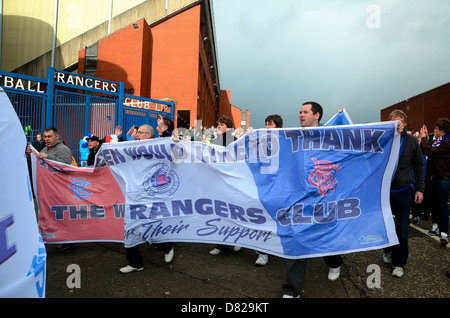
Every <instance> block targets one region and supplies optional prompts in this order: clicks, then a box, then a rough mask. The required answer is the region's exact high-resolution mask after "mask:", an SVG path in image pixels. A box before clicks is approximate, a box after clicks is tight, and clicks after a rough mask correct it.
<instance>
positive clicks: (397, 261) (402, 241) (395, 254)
mask: <svg viewBox="0 0 450 318" xmlns="http://www.w3.org/2000/svg"><path fill="white" fill-rule="evenodd" d="M412 192H413V189H411V188H408V189H406V190H403V191H400V192H391V195H390V202H391V210H392V214H393V215H394V216H395V233H396V234H397V237H398V242H399V244H398V245H394V246H390V247H388V248H385V249H384V251H385V252H386V253H389V252H392V255H391V260H392V265H393V266H394V267H404V266H405V265H406V262H407V261H408V233H409V232H408V231H409V212H410V210H411V196H412Z"/></svg>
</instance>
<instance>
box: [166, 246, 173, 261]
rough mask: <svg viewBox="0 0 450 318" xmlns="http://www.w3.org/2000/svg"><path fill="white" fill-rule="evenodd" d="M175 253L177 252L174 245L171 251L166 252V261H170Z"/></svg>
mask: <svg viewBox="0 0 450 318" xmlns="http://www.w3.org/2000/svg"><path fill="white" fill-rule="evenodd" d="M174 254H175V252H174V250H173V247H172V249H171V250H170V252H169V253H167V254H164V260H165V261H166V263H170V262H171V261H172V259H173V255H174Z"/></svg>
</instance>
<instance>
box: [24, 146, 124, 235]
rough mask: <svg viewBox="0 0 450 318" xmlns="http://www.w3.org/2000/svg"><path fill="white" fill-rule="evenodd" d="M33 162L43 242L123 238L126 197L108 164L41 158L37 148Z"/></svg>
mask: <svg viewBox="0 0 450 318" xmlns="http://www.w3.org/2000/svg"><path fill="white" fill-rule="evenodd" d="M32 164H33V183H34V190H35V192H36V198H38V203H39V217H38V220H39V227H40V230H41V235H42V238H43V240H44V242H46V243H69V242H94V241H100V242H105V241H106V242H123V238H124V219H123V213H124V203H125V199H124V196H123V194H122V191H121V190H120V188H119V186H118V184H117V182H116V180H115V178H114V177H113V176H112V174H111V172H110V170H109V169H108V168H107V167H105V168H101V169H94V168H75V167H72V166H69V165H66V164H62V163H57V162H54V161H51V160H41V159H39V158H38V157H37V152H36V151H35V150H34V149H33V155H32Z"/></svg>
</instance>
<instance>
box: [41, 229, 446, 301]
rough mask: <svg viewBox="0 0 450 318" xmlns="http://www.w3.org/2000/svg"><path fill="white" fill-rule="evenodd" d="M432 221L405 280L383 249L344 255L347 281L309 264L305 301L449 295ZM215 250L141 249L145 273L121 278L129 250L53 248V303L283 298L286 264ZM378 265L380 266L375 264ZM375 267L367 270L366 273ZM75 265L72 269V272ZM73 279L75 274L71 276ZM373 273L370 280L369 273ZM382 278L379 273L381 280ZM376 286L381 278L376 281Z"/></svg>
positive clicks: (416, 244) (418, 239) (414, 249)
mask: <svg viewBox="0 0 450 318" xmlns="http://www.w3.org/2000/svg"><path fill="white" fill-rule="evenodd" d="M429 227H430V222H429V221H423V220H422V221H421V223H420V224H419V226H418V227H411V229H410V240H409V242H410V243H409V246H410V257H409V262H408V265H407V267H406V268H405V275H404V276H403V277H402V278H394V277H392V276H391V274H390V273H391V268H390V267H389V266H386V265H385V264H384V263H383V261H382V258H381V255H382V252H381V251H380V250H376V251H368V252H360V253H353V254H346V255H344V256H343V259H344V265H343V267H342V271H341V277H340V278H339V279H338V280H337V281H335V282H330V281H328V280H327V271H328V269H327V267H326V266H325V265H324V263H323V260H322V258H314V259H310V260H309V263H308V269H307V274H306V281H305V285H304V290H303V292H302V294H301V297H302V298H359V299H361V298H399V297H402V298H403V297H408V298H416V297H417V298H450V279H449V278H447V276H446V272H447V270H450V248H449V247H442V246H441V244H440V243H439V241H438V240H436V239H434V238H433V237H430V236H428V235H427V234H425V233H426V232H427V231H428V229H429ZM213 247H214V245H211V244H197V243H195V244H194V243H176V245H175V257H174V259H173V261H172V262H171V263H170V264H166V263H165V262H164V254H163V253H162V252H161V251H159V250H156V249H155V248H154V247H152V246H150V245H143V246H142V247H141V252H142V254H143V257H144V261H145V270H144V271H142V272H137V273H131V274H127V275H123V274H120V273H119V271H118V270H119V268H120V267H121V266H124V265H126V261H125V252H124V248H123V245H121V244H118V243H84V244H76V245H75V246H73V247H72V248H70V249H68V250H65V251H58V250H57V249H56V246H55V245H47V283H46V297H47V298H169V299H170V298H183V299H199V298H215V299H225V298H226V299H229V298H239V299H244V298H280V297H281V294H280V288H281V284H282V282H283V280H284V279H285V273H286V272H285V268H284V263H283V259H281V258H279V257H271V258H270V261H269V263H268V264H267V265H266V266H263V267H257V266H255V264H254V262H255V260H256V256H257V254H256V253H255V251H252V250H248V249H242V250H241V251H239V252H231V253H229V254H226V255H217V256H211V255H209V254H208V251H209V250H210V249H212V248H213ZM71 264H76V265H78V266H79V269H80V271H79V272H80V280H79V282H80V283H81V285H80V288H69V287H70V284H69V286H68V284H67V281H68V278H69V282H72V283H75V282H77V281H76V280H73V279H71V278H73V277H74V275H73V274H74V273H75V272H74V271H73V270H71V268H70V267H69V266H70V265H71ZM372 264H375V265H372ZM369 266H371V267H374V268H375V271H374V270H370V271H369V272H368V268H369V269H370V268H371V267H369ZM68 267H69V271H68ZM377 269H379V273H380V275H379V280H378V281H379V282H380V287H379V288H376V287H373V286H368V284H367V279H368V278H373V277H375V276H374V275H376V273H377ZM71 275H72V276H71ZM371 275H372V276H371ZM377 277H378V276H377ZM369 281H370V282H376V281H377V280H370V279H369Z"/></svg>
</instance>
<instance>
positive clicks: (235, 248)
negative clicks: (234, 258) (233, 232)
mask: <svg viewBox="0 0 450 318" xmlns="http://www.w3.org/2000/svg"><path fill="white" fill-rule="evenodd" d="M241 248H242V247H240V246H235V247H233V250H234V251H235V252H239V251H240V250H241Z"/></svg>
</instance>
